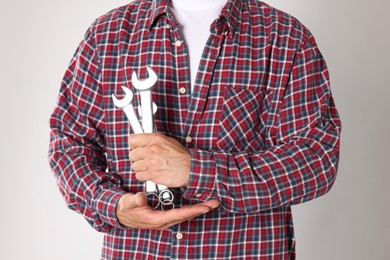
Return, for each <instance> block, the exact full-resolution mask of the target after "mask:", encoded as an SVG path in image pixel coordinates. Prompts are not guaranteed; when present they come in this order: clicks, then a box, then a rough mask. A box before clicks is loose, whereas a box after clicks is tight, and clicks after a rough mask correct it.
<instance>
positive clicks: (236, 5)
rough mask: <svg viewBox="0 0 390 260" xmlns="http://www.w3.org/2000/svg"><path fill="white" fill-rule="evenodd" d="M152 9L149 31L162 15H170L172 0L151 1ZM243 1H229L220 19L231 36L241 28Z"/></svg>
mask: <svg viewBox="0 0 390 260" xmlns="http://www.w3.org/2000/svg"><path fill="white" fill-rule="evenodd" d="M151 1H152V7H151V9H150V15H149V17H148V24H147V26H148V28H149V30H150V29H151V28H152V27H153V25H154V24H156V21H157V19H158V18H159V17H160V16H161V15H162V14H168V13H170V11H169V9H170V6H171V0H151ZM241 1H242V0H228V1H227V3H226V5H225V6H224V8H223V9H222V11H221V16H220V19H221V18H222V17H223V18H224V19H225V21H226V23H227V26H228V30H229V34H231V35H233V34H234V32H235V31H237V30H238V29H239V28H240V26H239V24H240V22H241V17H242V10H241V8H242V3H241Z"/></svg>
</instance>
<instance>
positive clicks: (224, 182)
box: [49, 0, 341, 259]
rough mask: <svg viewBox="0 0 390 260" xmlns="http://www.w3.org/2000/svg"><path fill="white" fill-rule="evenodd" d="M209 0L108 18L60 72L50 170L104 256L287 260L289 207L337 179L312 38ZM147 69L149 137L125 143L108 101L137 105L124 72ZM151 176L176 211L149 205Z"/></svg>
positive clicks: (251, 11) (269, 17) (332, 131)
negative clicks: (152, 76) (127, 93)
mask: <svg viewBox="0 0 390 260" xmlns="http://www.w3.org/2000/svg"><path fill="white" fill-rule="evenodd" d="M207 2H208V3H207ZM210 2H212V1H207V0H203V1H199V0H197V1H187V2H186V1H180V0H173V1H172V3H171V1H167V0H155V1H152V0H143V1H134V2H132V3H130V4H129V5H126V6H124V7H121V8H118V9H116V10H113V11H111V12H110V13H108V14H106V15H104V16H102V17H100V18H99V19H97V20H96V21H95V22H94V24H92V26H91V27H90V28H89V30H88V31H87V33H86V35H85V37H84V40H83V41H82V42H81V44H80V46H79V48H78V49H77V51H76V54H75V56H74V57H73V59H72V61H71V63H70V65H69V69H68V70H67V72H66V74H65V76H64V79H63V83H62V86H61V90H60V95H59V99H58V104H57V106H56V108H55V110H54V112H53V114H52V117H51V119H50V125H51V145H50V151H49V158H50V163H51V166H52V169H53V172H54V173H55V176H56V178H57V180H58V185H59V188H60V191H61V192H62V194H63V196H64V197H65V200H66V202H67V204H68V207H69V208H71V209H73V210H75V211H77V212H79V213H81V214H82V215H83V216H84V217H85V218H86V219H87V221H88V222H89V223H90V224H91V225H92V226H93V227H94V228H95V229H97V230H98V231H101V232H104V233H105V237H104V245H103V250H102V259H164V258H166V259H295V240H294V232H293V223H292V216H291V208H290V206H291V205H294V204H299V203H303V202H305V201H308V200H311V199H314V198H316V197H318V196H321V195H323V194H325V193H326V192H328V191H329V189H330V188H331V187H332V185H333V183H334V180H335V176H336V171H337V165H338V155H339V136H340V130H341V124H340V120H339V117H338V114H337V111H336V108H335V105H334V102H333V98H332V95H331V91H330V87H329V79H328V71H327V68H326V64H325V61H324V60H323V58H322V55H321V53H320V51H319V50H318V47H317V45H316V43H315V40H314V38H313V36H312V35H311V33H310V32H309V31H308V29H306V28H305V27H304V26H303V25H302V24H301V23H300V22H299V21H297V20H296V19H294V18H293V17H291V16H289V15H287V14H285V13H283V12H281V11H278V10H275V9H273V8H271V7H270V6H268V5H266V4H264V3H262V2H260V1H255V0H241V1H240V0H228V1H219V0H218V1H215V2H213V3H210ZM207 10H209V11H207ZM210 10H211V11H210ZM218 14H219V15H218ZM204 24H206V25H207V27H206V28H205V26H204ZM210 24H211V26H210ZM188 54H189V56H188ZM147 66H149V67H151V68H152V69H153V70H154V71H155V72H156V74H157V75H158V77H159V80H158V81H157V83H156V85H155V86H154V87H153V101H154V102H155V103H156V105H157V107H158V110H157V113H156V114H155V123H156V128H157V130H158V133H156V134H134V133H133V132H132V130H131V129H130V126H129V122H128V120H127V118H126V116H125V115H124V113H123V111H122V110H120V109H118V108H117V107H115V105H114V104H113V101H112V98H111V95H112V94H115V95H117V96H118V97H119V98H120V97H123V95H124V93H123V91H122V88H121V87H122V86H125V87H128V88H130V89H132V90H133V92H134V99H133V106H134V107H135V108H137V107H138V105H139V104H140V97H139V93H137V92H136V91H135V89H134V88H133V85H132V82H131V80H130V79H131V73H132V72H133V71H135V72H136V73H137V75H139V78H140V79H145V78H147V77H148V74H147V72H146V67H147ZM147 180H149V181H153V182H156V183H159V184H163V185H166V186H168V187H170V188H171V190H172V192H173V193H174V195H175V198H176V200H175V206H176V208H175V209H172V210H169V211H161V210H154V209H152V208H151V207H149V206H148V204H147V199H146V196H145V195H144V193H143V192H142V191H143V189H144V182H145V181H147Z"/></svg>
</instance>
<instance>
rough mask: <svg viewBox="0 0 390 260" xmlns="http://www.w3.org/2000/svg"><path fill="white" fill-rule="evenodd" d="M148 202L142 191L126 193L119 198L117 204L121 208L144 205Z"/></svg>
mask: <svg viewBox="0 0 390 260" xmlns="http://www.w3.org/2000/svg"><path fill="white" fill-rule="evenodd" d="M147 202H148V199H147V198H146V195H145V194H144V193H143V192H138V193H137V194H134V193H126V194H125V195H123V196H122V198H120V199H119V203H118V205H119V206H120V208H121V209H123V210H126V209H127V210H128V209H133V208H136V207H142V206H145V205H146V204H147Z"/></svg>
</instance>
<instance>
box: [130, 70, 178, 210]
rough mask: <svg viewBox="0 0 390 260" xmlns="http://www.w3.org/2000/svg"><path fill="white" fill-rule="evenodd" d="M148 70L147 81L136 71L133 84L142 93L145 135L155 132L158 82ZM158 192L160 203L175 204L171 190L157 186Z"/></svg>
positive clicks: (155, 76)
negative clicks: (138, 75)
mask: <svg viewBox="0 0 390 260" xmlns="http://www.w3.org/2000/svg"><path fill="white" fill-rule="evenodd" d="M146 69H147V70H148V74H149V77H148V78H147V79H145V80H139V79H138V77H137V74H136V73H135V71H134V72H133V74H132V77H131V82H132V84H133V86H134V88H135V89H137V90H138V91H139V92H140V96H141V107H142V128H143V130H144V132H145V133H153V132H154V120H153V103H152V88H153V86H154V84H155V83H156V82H157V79H158V77H157V74H156V73H155V72H154V71H153V70H152V69H151V68H150V67H147V68H146ZM150 186H151V185H150V184H148V183H147V184H146V187H147V188H148V187H150ZM157 190H158V192H159V198H160V202H161V203H162V204H163V205H170V204H172V203H173V199H174V198H173V194H172V192H171V191H170V190H169V188H168V187H167V186H165V185H161V184H157Z"/></svg>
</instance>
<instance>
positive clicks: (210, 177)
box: [183, 148, 216, 201]
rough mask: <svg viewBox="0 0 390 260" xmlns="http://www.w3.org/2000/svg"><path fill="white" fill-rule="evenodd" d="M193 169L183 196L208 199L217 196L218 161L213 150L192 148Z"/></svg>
mask: <svg viewBox="0 0 390 260" xmlns="http://www.w3.org/2000/svg"><path fill="white" fill-rule="evenodd" d="M189 152H190V154H191V170H190V176H189V180H188V186H187V187H186V189H185V192H184V194H183V197H184V198H185V199H188V200H194V199H195V200H200V201H206V200H209V199H211V198H215V197H216V196H215V192H214V191H215V189H214V188H215V181H216V170H215V169H216V163H215V160H214V158H213V154H212V152H207V151H201V150H197V149H193V148H190V149H189Z"/></svg>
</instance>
